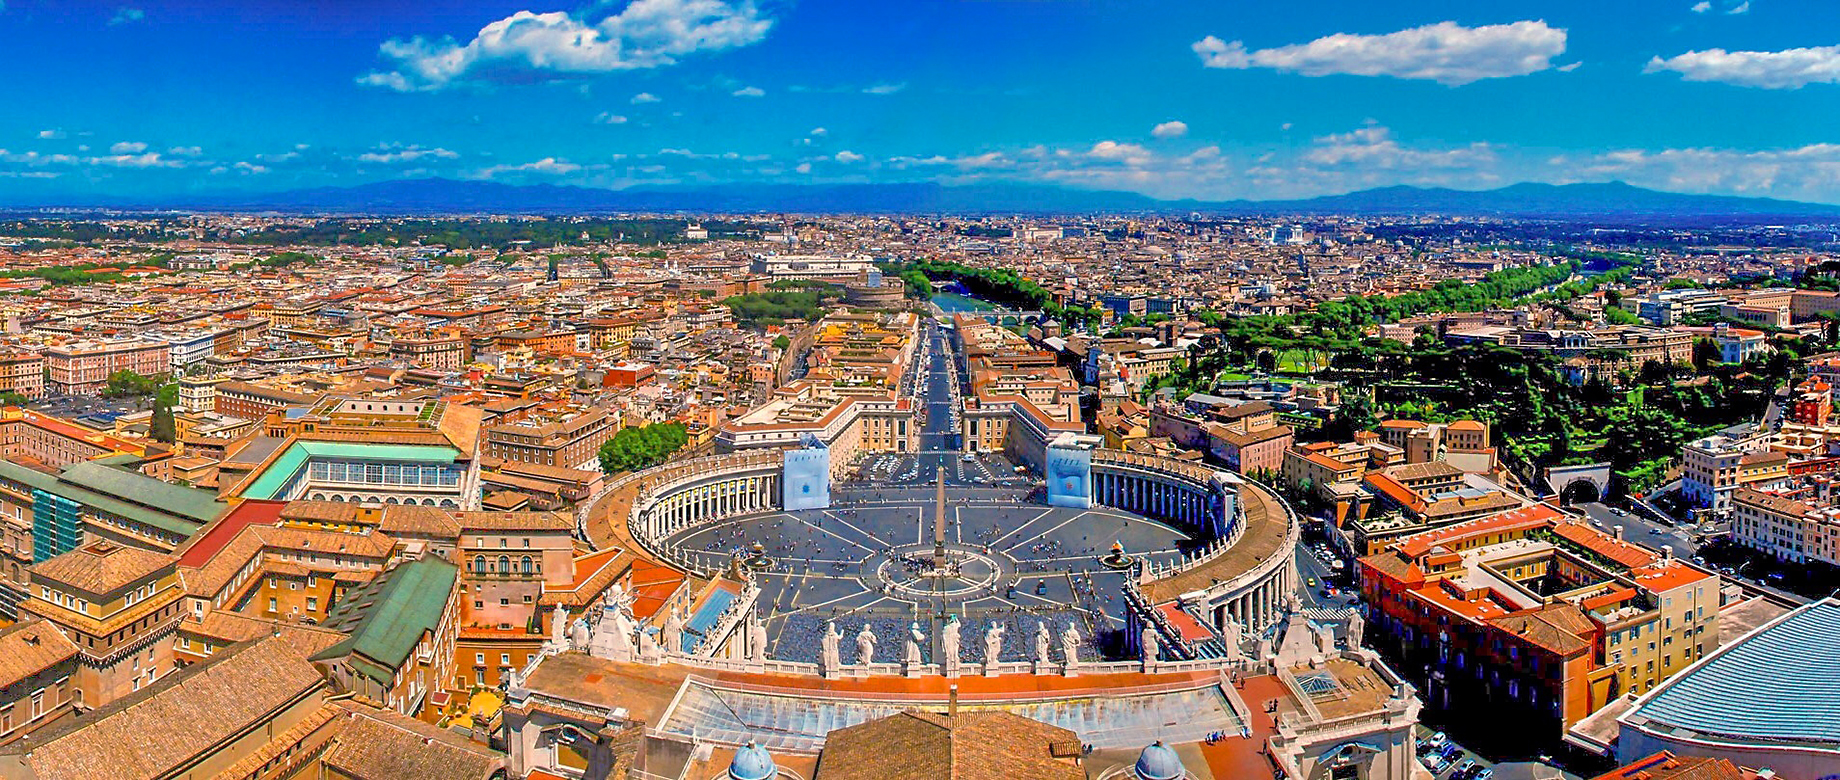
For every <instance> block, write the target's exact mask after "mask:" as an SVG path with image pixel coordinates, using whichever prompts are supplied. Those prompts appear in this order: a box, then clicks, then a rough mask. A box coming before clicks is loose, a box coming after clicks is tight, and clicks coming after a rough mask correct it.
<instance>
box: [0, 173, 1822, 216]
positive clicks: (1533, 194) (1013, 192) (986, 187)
mask: <svg viewBox="0 0 1840 780" xmlns="http://www.w3.org/2000/svg"><path fill="white" fill-rule="evenodd" d="M13 205H15V206H21V207H26V206H30V207H39V206H48V207H74V208H83V207H97V208H150V209H151V208H159V209H178V210H202V211H280V212H289V213H346V214H472V213H499V214H503V213H545V214H602V213H608V212H635V211H647V212H671V211H680V212H723V213H749V212H774V213H779V212H784V213H809V214H1097V213H1163V214H1186V213H1191V212H1195V213H1201V214H1211V215H1221V216H1245V215H1284V214H1296V215H1329V214H1346V215H1356V216H1360V215H1374V216H1381V215H1407V214H1437V215H1449V216H1500V217H1524V218H1538V217H1553V218H1597V219H1655V220H1663V221H1666V220H1721V219H1723V220H1732V221H1744V222H1755V221H1762V220H1767V219H1831V218H1836V217H1840V206H1834V205H1826V204H1818V203H1800V202H1795V201H1786V200H1773V199H1768V198H1743V197H1734V196H1727V195H1690V194H1681V193H1671V192H1660V191H1656V190H1649V189H1643V188H1641V187H1635V186H1631V185H1628V184H1624V183H1622V182H1611V183H1605V184H1565V185H1553V184H1534V183H1524V184H1515V185H1511V186H1507V187H1502V188H1500V189H1494V190H1481V191H1470V190H1453V189H1444V188H1423V187H1405V186H1399V187H1383V188H1379V189H1371V190H1361V191H1359V192H1350V193H1347V194H1343V195H1328V196H1323V197H1317V198H1308V199H1302V200H1268V201H1252V200H1237V201H1198V200H1157V199H1155V198H1151V197H1148V196H1145V195H1140V194H1137V193H1130V192H1113V191H1103V190H1082V189H1072V188H1066V187H1055V186H1050V185H1038V184H973V185H946V184H938V183H932V182H922V183H907V184H718V185H709V186H695V187H691V186H643V187H632V188H628V189H623V190H607V189H595V188H589V187H575V186H562V185H551V184H531V185H513V184H501V183H497V182H487V181H457V180H451V179H407V180H400V181H385V182H375V183H370V184H360V185H356V186H350V187H319V188H314V189H303V190H290V191H285V192H273V193H253V194H249V193H244V194H222V195H211V196H193V197H184V198H181V197H173V198H162V199H148V200H140V201H135V200H128V199H120V198H100V197H98V198H93V199H88V200H85V199H83V198H74V197H67V198H63V199H55V200H53V199H46V200H45V201H44V202H34V203H29V204H28V203H16V204H13Z"/></svg>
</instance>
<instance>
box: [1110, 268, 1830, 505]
mask: <svg viewBox="0 0 1840 780" xmlns="http://www.w3.org/2000/svg"><path fill="white" fill-rule="evenodd" d="M1585 262H1589V261H1588V260H1585V259H1577V260H1568V261H1566V262H1564V263H1560V264H1556V265H1553V266H1547V267H1532V268H1513V269H1507V270H1504V271H1498V272H1495V273H1492V274H1489V275H1487V276H1485V277H1484V278H1483V279H1482V280H1480V281H1478V282H1475V283H1470V284H1464V283H1458V282H1454V281H1452V282H1444V283H1441V284H1439V285H1436V286H1434V287H1432V288H1430V289H1428V290H1423V291H1419V292H1413V293H1405V294H1402V295H1396V296H1388V297H1360V296H1356V297H1350V298H1347V299H1343V300H1339V301H1328V302H1324V303H1321V304H1319V305H1317V306H1316V307H1315V308H1314V309H1312V310H1310V311H1305V312H1300V313H1297V314H1292V315H1282V316H1254V317H1233V316H1221V315H1217V314H1214V313H1211V312H1201V313H1199V315H1198V317H1197V318H1198V319H1200V320H1201V321H1203V322H1204V323H1205V324H1207V325H1208V326H1209V327H1210V332H1209V333H1208V335H1207V336H1205V337H1204V338H1203V339H1202V340H1201V341H1200V342H1198V343H1197V344H1195V345H1193V346H1192V347H1191V348H1190V350H1189V354H1188V356H1187V358H1186V359H1184V360H1180V361H1178V363H1177V366H1176V370H1175V371H1174V372H1173V373H1172V374H1170V375H1168V376H1164V377H1159V378H1158V379H1157V380H1156V381H1154V382H1153V383H1151V385H1150V386H1149V387H1148V388H1147V390H1146V394H1147V395H1148V394H1154V393H1155V392H1157V391H1158V390H1160V389H1163V388H1174V389H1175V391H1176V393H1177V394H1178V396H1180V395H1186V394H1187V393H1190V392H1205V391H1207V390H1209V389H1211V388H1213V387H1214V386H1215V385H1216V383H1218V382H1221V381H1227V380H1232V379H1243V378H1247V377H1250V376H1253V375H1277V376H1285V375H1290V376H1296V377H1300V378H1301V377H1306V376H1307V377H1311V378H1315V379H1320V380H1330V381H1338V382H1341V383H1343V401H1344V403H1343V406H1342V409H1341V414H1340V415H1339V417H1338V419H1337V420H1336V421H1335V422H1334V423H1333V424H1331V425H1329V426H1327V427H1325V428H1324V429H1323V430H1322V431H1321V433H1320V435H1322V436H1323V437H1325V438H1332V439H1344V438H1347V437H1349V436H1351V435H1352V434H1353V432H1354V431H1357V430H1365V429H1370V428H1372V427H1373V426H1374V425H1375V424H1377V423H1378V422H1379V421H1380V420H1382V419H1386V418H1392V417H1399V418H1409V419H1417V420H1422V421H1425V422H1443V421H1449V420H1454V419H1460V418H1471V419H1477V420H1481V421H1483V422H1486V423H1488V424H1489V425H1490V427H1491V429H1492V431H1493V434H1494V440H1495V443H1496V444H1497V445H1498V448H1499V451H1500V453H1501V456H1502V458H1503V459H1504V461H1505V462H1506V463H1507V464H1508V465H1509V466H1510V467H1512V468H1514V469H1515V470H1516V471H1518V472H1520V473H1521V474H1522V475H1523V476H1524V477H1532V476H1534V475H1536V474H1537V473H1538V471H1539V469H1540V468H1542V467H1545V466H1550V465H1571V464H1580V463H1594V462H1600V461H1604V462H1608V463H1610V464H1611V467H1612V470H1613V472H1614V474H1615V475H1616V476H1617V478H1618V479H1617V481H1618V484H1617V485H1616V486H1615V487H1616V488H1618V489H1623V490H1627V491H1630V492H1644V491H1648V490H1651V489H1653V488H1655V487H1657V486H1659V485H1660V484H1661V483H1663V482H1664V481H1665V478H1666V477H1667V475H1668V469H1669V467H1670V465H1671V464H1672V463H1673V461H1674V460H1675V458H1677V457H1678V454H1679V452H1680V447H1681V445H1682V444H1684V443H1685V442H1687V441H1689V440H1692V439H1694V438H1697V437H1700V436H1703V435H1705V434H1707V433H1710V432H1712V431H1715V430H1717V429H1719V428H1723V427H1726V426H1730V425H1733V424H1736V423H1739V422H1743V421H1745V420H1752V419H1756V418H1757V416H1758V415H1759V414H1761V413H1762V411H1763V409H1764V408H1765V406H1766V405H1767V403H1768V400H1769V397H1770V394H1771V393H1772V392H1774V390H1775V389H1776V388H1777V387H1778V386H1780V385H1781V384H1782V383H1783V382H1786V381H1788V380H1789V379H1790V377H1791V373H1792V370H1793V367H1794V366H1795V365H1797V364H1798V363H1799V361H1800V357H1801V356H1802V355H1804V354H1810V353H1812V352H1813V351H1815V350H1816V349H1817V348H1819V347H1820V345H1819V344H1815V343H1804V342H1803V340H1801V339H1798V338H1796V337H1794V335H1793V334H1786V333H1784V334H1773V335H1772V337H1771V346H1772V347H1773V348H1774V351H1773V352H1769V353H1767V354H1765V355H1762V356H1760V357H1757V358H1755V359H1752V360H1750V361H1747V362H1746V363H1744V364H1742V365H1733V364H1725V363H1721V362H1719V360H1718V350H1717V348H1716V347H1715V346H1714V345H1713V344H1712V342H1711V341H1710V340H1706V339H1701V340H1700V341H1699V342H1698V343H1696V344H1695V348H1694V352H1693V360H1692V362H1691V363H1680V364H1675V365H1663V364H1658V363H1654V362H1652V361H1651V362H1648V363H1645V364H1642V365H1635V364H1633V362H1631V361H1629V358H1628V354H1627V353H1625V352H1620V351H1614V350H1605V351H1604V353H1603V354H1594V355H1592V357H1595V358H1597V359H1598V360H1600V361H1603V362H1605V363H1607V364H1608V371H1607V373H1608V374H1609V376H1608V377H1607V378H1606V377H1603V376H1597V377H1592V378H1589V379H1588V381H1581V380H1583V379H1584V377H1581V376H1578V375H1577V374H1576V373H1574V372H1568V371H1566V370H1565V367H1564V366H1563V364H1562V363H1561V361H1560V360H1559V358H1557V357H1556V356H1554V355H1552V354H1550V353H1540V352H1526V351H1520V350H1514V349H1508V348H1504V347H1498V346H1492V345H1460V346H1452V345H1447V344H1445V343H1443V342H1442V341H1440V340H1438V339H1436V338H1434V337H1432V336H1430V335H1428V334H1421V335H1419V336H1418V337H1417V338H1416V339H1414V340H1413V341H1412V342H1411V343H1409V344H1408V343H1403V342H1400V341H1396V340H1392V339H1381V338H1376V337H1373V336H1370V335H1367V332H1366V331H1367V328H1368V326H1369V325H1370V324H1375V323H1382V322H1396V321H1399V320H1401V319H1405V318H1408V317H1411V316H1415V315H1420V314H1425V313H1429V312H1458V311H1480V310H1484V309H1489V308H1495V307H1501V306H1507V305H1519V304H1523V303H1529V302H1535V301H1536V300H1537V301H1538V302H1541V303H1547V304H1551V305H1559V306H1563V305H1565V304H1566V303H1567V302H1568V301H1572V300H1575V299H1576V298H1578V297H1580V296H1582V295H1585V294H1588V293H1590V292H1593V291H1595V290H1596V289H1597V288H1598V287H1599V286H1600V285H1602V284H1604V283H1606V282H1608V281H1616V280H1619V279H1620V278H1622V277H1623V276H1624V269H1625V268H1626V267H1627V266H1625V265H1621V264H1619V265H1616V266H1614V267H1612V268H1611V269H1609V270H1608V271H1607V272H1605V273H1603V274H1599V275H1597V276H1595V277H1584V278H1572V277H1573V275H1574V274H1575V273H1576V272H1577V271H1578V270H1579V267H1580V265H1581V264H1582V263H1585Z"/></svg>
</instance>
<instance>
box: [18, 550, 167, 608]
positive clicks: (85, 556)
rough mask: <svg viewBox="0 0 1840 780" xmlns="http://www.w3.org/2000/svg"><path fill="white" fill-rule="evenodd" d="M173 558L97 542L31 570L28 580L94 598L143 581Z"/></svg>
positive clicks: (37, 565) (36, 565)
mask: <svg viewBox="0 0 1840 780" xmlns="http://www.w3.org/2000/svg"><path fill="white" fill-rule="evenodd" d="M172 563H173V558H172V557H171V556H168V555H161V554H159V553H156V552H149V551H147V550H143V549H140V548H138V547H124V546H122V545H119V544H115V543H114V542H110V541H105V540H97V541H93V542H90V543H89V544H86V545H83V546H82V547H78V548H76V549H74V550H71V551H70V552H67V553H64V554H63V555H59V556H57V557H54V558H51V559H49V560H45V561H40V562H38V563H35V564H33V565H32V567H31V572H32V578H33V579H35V580H36V579H38V578H41V577H42V578H44V579H48V580H52V581H55V582H60V583H63V584H65V585H69V586H71V587H73V588H76V589H78V590H81V591H84V592H85V593H90V594H93V595H97V596H105V595H108V594H111V593H114V592H115V591H116V590H118V589H121V588H125V587H127V586H129V585H133V584H136V583H139V582H140V581H142V580H145V579H147V578H149V577H151V576H153V574H154V573H155V572H157V571H159V570H160V568H161V567H163V566H170V565H172Z"/></svg>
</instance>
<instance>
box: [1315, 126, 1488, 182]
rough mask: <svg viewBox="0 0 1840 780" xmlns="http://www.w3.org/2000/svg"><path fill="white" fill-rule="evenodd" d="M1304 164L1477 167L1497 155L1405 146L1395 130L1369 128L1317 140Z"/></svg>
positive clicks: (1478, 149)
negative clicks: (1395, 135)
mask: <svg viewBox="0 0 1840 780" xmlns="http://www.w3.org/2000/svg"><path fill="white" fill-rule="evenodd" d="M1301 159H1302V161H1303V162H1306V163H1309V164H1312V165H1318V166H1323V167H1357V168H1361V169H1363V170H1370V171H1371V170H1376V169H1379V170H1386V169H1402V168H1406V169H1426V168H1462V167H1475V166H1478V165H1481V164H1486V163H1489V162H1492V161H1493V160H1494V159H1495V152H1494V150H1493V148H1492V147H1490V146H1489V145H1488V144H1484V143H1476V144H1471V145H1469V146H1463V147H1456V148H1452V149H1430V150H1426V149H1415V148H1409V147H1406V146H1403V145H1401V144H1400V143H1399V141H1398V140H1397V139H1395V138H1394V137H1393V131H1392V130H1389V129H1387V128H1385V127H1382V126H1380V125H1368V126H1366V127H1363V128H1360V129H1359V130H1354V131H1352V132H1347V133H1334V134H1331V135H1325V136H1322V137H1321V138H1317V139H1315V145H1314V146H1312V147H1311V148H1310V149H1309V150H1307V151H1305V152H1304V153H1303V154H1302V155H1301Z"/></svg>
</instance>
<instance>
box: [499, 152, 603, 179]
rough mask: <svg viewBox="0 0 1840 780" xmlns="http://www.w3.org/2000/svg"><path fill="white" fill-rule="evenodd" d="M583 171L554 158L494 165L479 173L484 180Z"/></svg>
mask: <svg viewBox="0 0 1840 780" xmlns="http://www.w3.org/2000/svg"><path fill="white" fill-rule="evenodd" d="M579 170H581V166H580V165H576V164H575V163H572V162H569V161H567V160H559V159H557V158H554V157H545V158H543V159H541V160H537V161H535V162H527V163H522V164H519V165H494V166H492V167H490V168H486V169H484V170H481V171H480V172H479V176H480V177H482V178H486V179H490V178H493V177H496V176H499V175H501V174H506V173H534V174H540V175H544V176H560V175H563V174H568V173H574V172H576V171H579Z"/></svg>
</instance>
